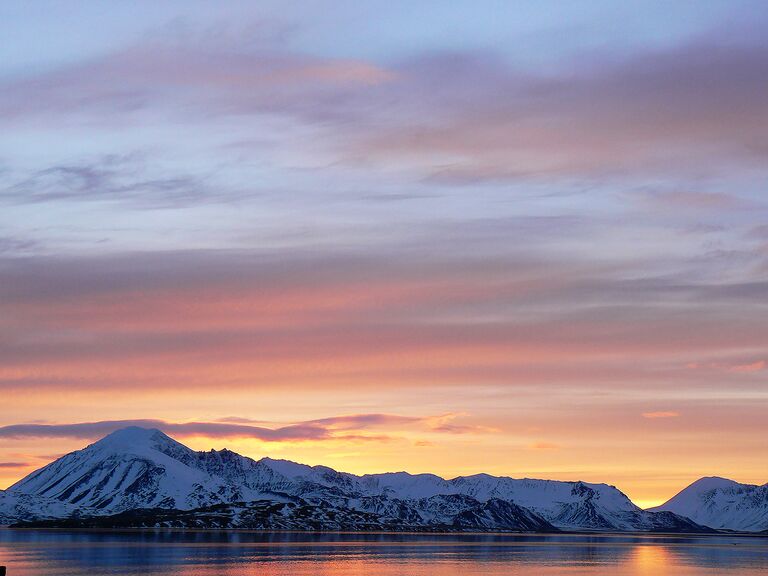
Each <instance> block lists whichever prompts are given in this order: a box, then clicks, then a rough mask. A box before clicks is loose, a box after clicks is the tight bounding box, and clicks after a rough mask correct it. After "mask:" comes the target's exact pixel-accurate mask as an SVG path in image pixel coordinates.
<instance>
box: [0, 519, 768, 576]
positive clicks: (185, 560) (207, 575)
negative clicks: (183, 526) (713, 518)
mask: <svg viewBox="0 0 768 576" xmlns="http://www.w3.org/2000/svg"><path fill="white" fill-rule="evenodd" d="M3 564H4V565H7V566H8V576H45V575H51V576H53V575H54V574H55V575H56V576H83V575H88V576H100V575H102V574H121V575H130V574H141V575H144V576H155V575H163V576H168V575H169V574H181V575H184V576H213V575H217V576H220V575H228V576H229V575H232V576H234V575H241V574H242V575H250V574H252V575H257V574H258V575H260V576H277V575H280V576H283V575H285V576H301V575H309V574H312V575H319V576H340V575H353V574H364V575H366V576H394V575H408V576H422V575H423V576H427V575H429V576H453V575H457V576H458V575H461V576H468V575H474V574H479V575H493V576H500V575H502V574H503V575H534V574H536V575H575V574H587V575H595V574H600V575H608V574H610V575H616V576H622V575H639V574H648V575H654V576H663V575H665V574H675V575H677V576H680V575H683V576H684V575H689V574H713V575H714V574H718V575H720V574H740V575H752V574H762V575H765V574H768V539H766V538H746V537H745V538H739V537H694V536H627V535H624V536H616V535H590V536H583V535H561V536H551V535H524V536H520V535H478V534H437V535H435V534H322V535H319V534H306V533H302V534H298V533H257V532H230V533H223V532H193V531H190V532H184V531H179V532H163V531H157V532H155V531H148V532H129V531H126V532H117V531H114V532H113V531H109V532H77V531H71V532H70V531H55V530H50V531H46V530H10V529H0V565H3Z"/></svg>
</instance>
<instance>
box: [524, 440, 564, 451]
mask: <svg viewBox="0 0 768 576" xmlns="http://www.w3.org/2000/svg"><path fill="white" fill-rule="evenodd" d="M528 448H529V449H531V450H560V445H559V444H555V443H553V442H534V443H533V444H529V445H528Z"/></svg>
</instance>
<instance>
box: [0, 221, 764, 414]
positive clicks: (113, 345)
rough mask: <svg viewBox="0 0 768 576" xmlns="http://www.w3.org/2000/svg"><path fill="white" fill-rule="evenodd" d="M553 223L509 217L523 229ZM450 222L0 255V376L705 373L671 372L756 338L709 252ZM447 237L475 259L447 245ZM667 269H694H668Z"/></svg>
mask: <svg viewBox="0 0 768 576" xmlns="http://www.w3.org/2000/svg"><path fill="white" fill-rule="evenodd" d="M566 224H567V222H566ZM551 226H554V227H558V226H559V225H558V223H557V222H551V221H548V220H545V221H539V222H535V223H529V224H528V225H527V226H526V225H522V224H519V225H518V227H519V228H520V229H521V230H522V232H523V233H524V235H527V236H529V237H530V236H531V235H537V234H542V233H543V231H544V230H547V229H549V228H550V227H551ZM563 227H565V228H568V226H567V225H564V226H563ZM486 232H487V231H486ZM487 233H488V234H489V235H490V236H491V237H493V236H494V235H495V233H489V232H487ZM446 234H450V235H446V236H444V235H442V233H439V232H435V233H434V235H427V234H424V235H423V236H422V239H421V242H420V243H419V244H414V245H410V244H407V243H406V244H404V246H402V247H401V246H395V247H392V248H390V249H385V248H376V249H366V250H360V251H356V250H348V251H342V250H319V249H315V250H308V249H304V248H296V249H285V250H274V251H271V252H269V253H265V252H259V251H244V250H209V251H177V252H166V253H125V254H109V255H106V256H70V257H64V256H59V257H55V256H27V257H13V258H11V257H6V258H0V387H2V388H3V389H5V390H6V391H8V390H21V389H24V390H43V389H62V388H66V389H67V390H86V389H93V388H98V389H102V390H114V391H129V390H139V389H146V388H152V389H164V388H170V389H173V388H175V387H176V386H178V385H180V384H181V383H183V385H184V386H186V387H190V388H201V389H202V388H210V387H211V386H217V385H221V386H231V387H232V389H242V388H248V389H259V388H261V387H274V386H280V385H289V384H290V385H292V386H297V387H298V389H301V388H302V387H303V386H304V387H311V386H314V385H318V386H319V385H322V386H330V387H334V386H337V387H341V388H350V387H351V388H360V387H371V386H379V385H383V384H384V383H386V385H387V386H392V387H394V388H399V387H403V386H421V385H430V384H433V383H434V382H440V383H445V384H451V385H453V384H466V383H467V382H477V381H483V382H486V383H489V384H495V385H500V386H504V387H510V388H513V387H515V386H519V385H523V384H525V385H528V384H530V383H531V382H541V383H544V382H550V383H551V382H559V381H562V379H563V378H566V379H569V380H570V381H579V382H587V383H588V382H602V381H606V382H615V381H617V380H620V381H623V382H625V384H623V386H626V387H631V386H634V385H637V383H638V382H647V381H656V382H658V381H659V378H660V377H661V375H673V376H674V377H675V378H683V379H686V378H689V379H690V380H691V382H693V381H694V380H696V378H699V381H700V385H701V386H704V385H708V384H714V383H715V381H716V380H717V379H718V378H719V377H721V376H722V374H715V373H713V374H711V375H709V374H707V373H702V374H699V375H694V374H691V375H689V376H687V375H685V374H681V373H680V372H681V371H680V370H679V367H680V366H681V365H683V364H684V362H685V360H684V359H685V358H708V357H714V356H717V355H719V356H720V357H721V358H731V357H732V358H733V360H729V362H728V365H729V366H733V365H741V364H749V363H751V362H754V357H755V356H754V355H756V354H758V353H759V350H760V349H762V348H764V346H763V345H762V343H763V342H767V341H768V325H767V324H766V323H765V322H764V321H763V318H762V317H761V316H760V315H759V314H756V313H755V310H759V306H761V305H762V303H763V302H764V300H765V294H766V284H765V283H764V282H762V281H759V280H757V279H754V280H753V279H752V278H751V277H749V276H748V275H740V274H731V275H730V276H729V278H728V279H727V281H726V280H725V279H723V278H720V277H719V276H720V273H719V270H721V269H720V268H719V267H718V266H715V265H712V263H710V262H703V263H701V264H696V266H693V267H692V265H691V264H690V263H687V262H680V261H678V260H675V259H671V260H669V261H668V260H667V259H666V257H665V256H664V255H662V256H660V257H659V258H655V259H654V260H653V261H652V262H651V261H649V262H639V263H635V262H623V261H620V262H616V263H612V262H605V261H599V259H596V260H595V261H593V260H592V259H591V258H589V257H588V255H587V257H584V256H582V257H581V258H572V257H570V255H563V254H556V253H554V252H555V250H554V248H557V246H554V247H553V250H552V251H550V249H549V248H548V247H546V246H540V245H536V244H528V243H525V242H521V243H520V244H515V243H513V246H512V247H510V248H509V249H506V250H505V251H504V253H503V254H501V255H499V254H494V253H493V252H489V250H490V249H489V248H488V247H487V246H486V242H487V241H489V238H488V237H486V235H485V234H483V232H482V231H481V230H478V229H477V228H476V227H475V226H474V225H469V226H467V227H466V228H462V227H461V226H455V227H453V229H452V230H451V231H450V233H446ZM447 238H450V239H451V241H450V245H455V246H460V247H461V248H463V249H466V250H468V251H470V252H474V254H472V255H465V254H463V253H461V252H459V253H451V254H444V253H443V252H442V247H444V246H445V245H447V244H449V243H448V242H447V240H446V239H447ZM514 246H520V250H517V249H515V248H514ZM489 254H490V255H489ZM678 267H682V268H683V269H685V268H688V269H691V268H692V269H693V270H694V271H695V272H691V273H689V272H686V273H678V272H675V273H674V274H671V273H668V272H667V271H668V270H676V269H677V268H678ZM710 276H711V277H710ZM672 306H674V310H675V312H674V313H673V314H671V313H670V308H671V307H672ZM627 358H632V359H633V361H632V362H628V361H627V360H626V359H627ZM395 359H396V361H395ZM745 359H746V360H745ZM718 361H720V360H718ZM704 372H706V371H704ZM734 377H735V376H734ZM230 423H237V422H230ZM442 424H443V425H445V426H446V427H450V426H457V425H461V426H464V425H465V423H455V422H454V423H450V422H444V423H442ZM319 425H324V426H325V425H329V424H323V423H319ZM334 425H335V426H342V425H345V423H344V422H342V421H338V422H336V423H335V424H334Z"/></svg>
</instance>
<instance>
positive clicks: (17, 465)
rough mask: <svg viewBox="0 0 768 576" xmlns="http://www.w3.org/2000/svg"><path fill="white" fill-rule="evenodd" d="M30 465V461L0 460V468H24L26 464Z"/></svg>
mask: <svg viewBox="0 0 768 576" xmlns="http://www.w3.org/2000/svg"><path fill="white" fill-rule="evenodd" d="M31 465H32V464H31V463H30V462H0V468H6V469H9V468H10V469H15V468H26V467H27V466H31Z"/></svg>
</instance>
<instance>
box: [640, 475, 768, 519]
mask: <svg viewBox="0 0 768 576" xmlns="http://www.w3.org/2000/svg"><path fill="white" fill-rule="evenodd" d="M651 510H652V511H669V512H674V513H675V514H680V515H682V516H687V517H688V518H690V519H691V520H693V521H694V522H697V523H699V524H703V525H705V526H710V527H711V528H718V529H728V530H740V531H749V532H758V531H761V530H766V529H768V484H765V485H763V486H756V485H754V484H740V483H739V482H735V481H733V480H729V479H727V478H719V477H717V476H711V477H706V478H701V479H699V480H697V481H696V482H694V483H693V484H691V485H690V486H688V487H687V488H686V489H684V490H683V491H681V492H680V493H678V494H677V495H675V496H674V497H672V498H671V499H670V500H668V501H667V502H665V503H664V504H662V505H661V506H657V507H656V508H651Z"/></svg>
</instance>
